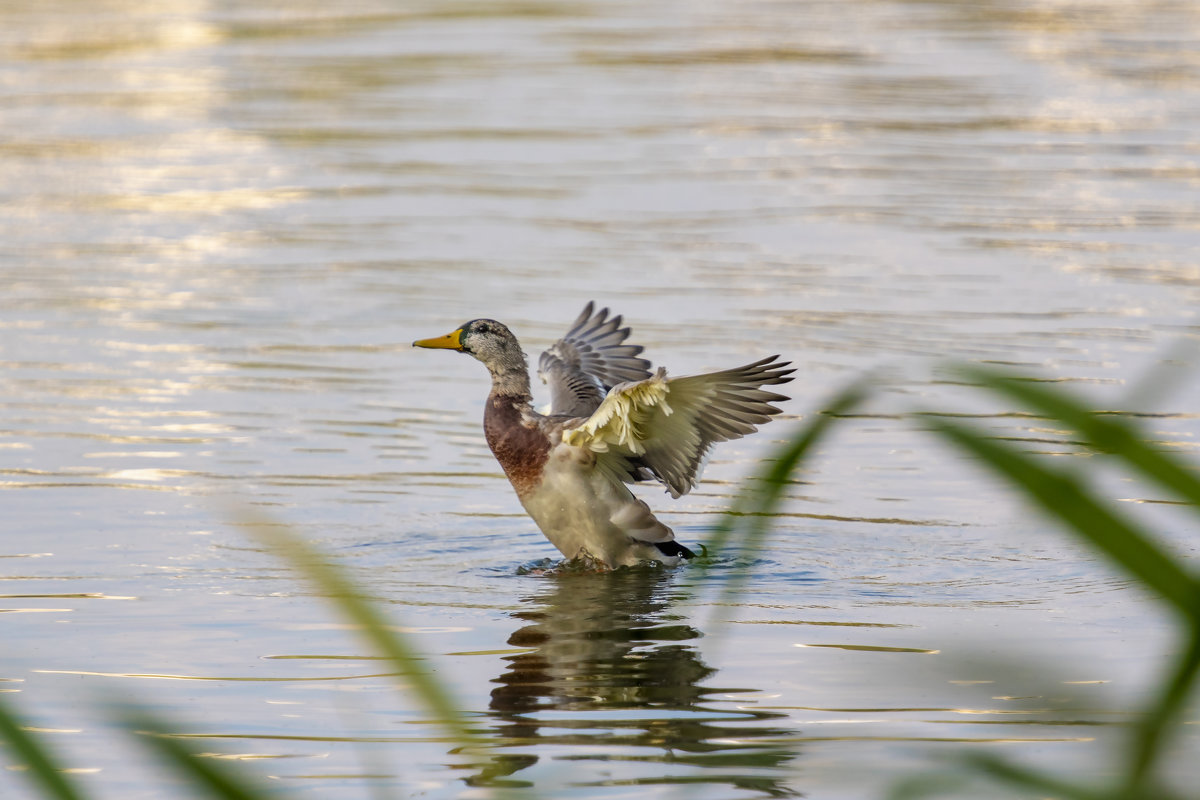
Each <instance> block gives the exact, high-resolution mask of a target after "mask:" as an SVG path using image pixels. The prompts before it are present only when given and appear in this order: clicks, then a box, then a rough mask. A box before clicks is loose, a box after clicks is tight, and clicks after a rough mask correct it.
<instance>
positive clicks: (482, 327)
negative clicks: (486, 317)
mask: <svg viewBox="0 0 1200 800" xmlns="http://www.w3.org/2000/svg"><path fill="white" fill-rule="evenodd" d="M476 330H478V331H479V332H480V333H491V332H492V326H491V325H488V324H487V323H486V322H481V323H479V325H478V326H477V327H476Z"/></svg>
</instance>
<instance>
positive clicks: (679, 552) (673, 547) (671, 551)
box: [653, 539, 696, 558]
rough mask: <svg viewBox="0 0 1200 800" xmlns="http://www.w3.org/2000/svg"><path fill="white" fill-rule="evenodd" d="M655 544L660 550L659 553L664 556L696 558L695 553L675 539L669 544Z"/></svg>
mask: <svg viewBox="0 0 1200 800" xmlns="http://www.w3.org/2000/svg"><path fill="white" fill-rule="evenodd" d="M653 544H654V546H655V547H657V548H658V552H660V553H662V554H663V555H664V556H671V557H674V556H683V557H684V558H695V557H696V554H695V553H693V552H692V551H691V550H688V549H687V548H686V547H684V546H683V545H681V544H680V543H679V542H677V541H675V540H674V539H672V540H671V541H669V542H654V543H653Z"/></svg>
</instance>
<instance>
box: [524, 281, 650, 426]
mask: <svg viewBox="0 0 1200 800" xmlns="http://www.w3.org/2000/svg"><path fill="white" fill-rule="evenodd" d="M594 310H595V304H594V303H592V302H588V304H587V305H586V306H584V309H583V312H582V313H580V315H579V316H578V317H577V318H576V320H575V322H573V323H572V324H571V328H570V330H568V331H567V334H566V335H565V336H563V338H561V339H559V340H558V341H557V342H555V343H554V344H552V345H551V346H550V347H549V348H548V349H547V350H546V352H544V353H542V355H541V357H540V358H539V359H538V376H539V377H541V379H542V382H543V383H546V384H547V385H548V386H549V387H550V413H551V414H553V415H565V416H577V417H586V416H588V415H590V414H591V413H592V412H593V411H595V410H596V409H597V408H599V406H600V404H601V402H603V400H604V397H605V395H606V394H607V393H608V391H609V390H610V389H612V388H613V387H614V386H617V385H618V384H621V383H627V382H630V381H641V380H645V379H646V378H649V377H650V362H649V361H647V360H646V359H644V358H639V357H638V356H639V354H640V353H641V352H642V347H641V346H640V345H633V344H624V342H625V340H626V339H628V338H629V328H622V327H621V316H620V315H617V316H615V317H612V318H611V319H610V318H609V316H608V309H607V308H602V309H600V311H599V312H595V313H593V312H594Z"/></svg>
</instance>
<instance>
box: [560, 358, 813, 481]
mask: <svg viewBox="0 0 1200 800" xmlns="http://www.w3.org/2000/svg"><path fill="white" fill-rule="evenodd" d="M778 358H779V356H771V357H770V358H764V359H762V360H761V361H755V362H754V363H753V364H747V365H746V366H744V367H737V368H736V369H729V370H724V371H722V372H710V373H708V374H707V375H692V376H689V377H685V378H670V379H668V378H667V376H666V372H665V371H664V370H662V369H659V370H658V372H657V373H655V375H653V376H652V377H650V378H647V379H646V380H643V381H638V382H637V383H627V384H623V385H621V386H617V387H615V388H614V389H613V390H612V391H611V392H609V394H608V396H607V397H606V398H604V401H603V402H602V403H601V404H600V407H599V408H597V409H596V411H595V413H593V414H592V415H591V416H590V417H589V418H588V419H587V420H586V421H585V422H583V424H581V425H579V426H578V427H575V428H572V429H570V430H567V431H564V433H563V441H565V442H566V443H567V444H570V445H575V446H579V447H586V448H588V449H589V450H592V451H593V452H595V453H596V454H597V465H598V466H602V467H603V468H606V469H611V470H613V473H614V474H616V475H627V474H630V473H631V472H634V470H635V469H636V468H637V467H639V466H640V467H644V468H645V469H648V470H649V471H650V472H651V473H653V475H654V477H655V478H657V479H658V480H659V481H661V482H662V483H663V484H664V485H665V486H666V487H667V491H669V492H670V493H671V496H672V497H679V496H680V495H684V494H687V493H688V492H689V491H691V489H692V488H693V487H694V486H695V485H696V481H697V480H699V471H700V466H701V464H702V463H703V462H704V456H705V455H706V454H707V453H708V451H709V450H710V449H711V448H712V446H713V445H714V444H716V443H717V442H724V441H728V440H730V439H737V438H740V437H742V436H745V435H746V434H748V433H752V432H753V431H754V430H756V429H757V426H758V425H762V424H763V423H764V422H768V421H770V419H771V416H772V415H774V414H778V413H779V409H778V408H776V407H775V406H773V405H771V403H773V402H778V401H781V400H787V399H788V398H787V397H786V396H784V395H781V394H776V393H775V392H771V391H767V390H766V389H763V388H762V387H763V386H772V385H776V384H780V383H787V382H788V381H790V380H791V377H789V376H790V375H791V374H792V373H793V372H795V370H794V369H788V367H789V366H790V365H789V362H786V361H779V360H778Z"/></svg>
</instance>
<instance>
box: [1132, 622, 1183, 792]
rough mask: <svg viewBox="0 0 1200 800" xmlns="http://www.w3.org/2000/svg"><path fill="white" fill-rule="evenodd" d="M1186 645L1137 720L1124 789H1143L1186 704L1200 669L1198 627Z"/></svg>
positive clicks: (1133, 790)
mask: <svg viewBox="0 0 1200 800" xmlns="http://www.w3.org/2000/svg"><path fill="white" fill-rule="evenodd" d="M1190 639H1191V641H1190V642H1189V644H1188V648H1187V649H1186V650H1185V651H1184V652H1183V653H1182V655H1181V656H1180V657H1179V660H1178V662H1177V663H1176V664H1175V669H1174V672H1173V674H1172V675H1171V677H1170V679H1169V680H1168V681H1167V683H1166V685H1165V686H1164V687H1163V689H1162V692H1161V694H1160V696H1159V698H1158V700H1157V701H1156V702H1155V703H1154V705H1153V706H1151V707H1150V710H1149V712H1148V713H1147V714H1146V716H1145V718H1144V719H1143V720H1142V721H1141V722H1140V723H1138V726H1137V729H1136V734H1137V735H1136V738H1135V740H1134V743H1133V746H1132V748H1131V750H1132V752H1131V754H1130V755H1131V759H1130V766H1129V779H1128V781H1127V784H1126V787H1125V793H1126V794H1127V795H1129V796H1131V797H1132V796H1137V795H1138V794H1139V793H1145V794H1147V795H1149V794H1150V792H1149V791H1145V792H1143V786H1144V785H1145V782H1146V780H1147V779H1148V778H1149V776H1150V775H1151V774H1152V773H1153V770H1154V765H1155V762H1156V761H1157V760H1158V757H1159V756H1160V755H1161V753H1162V750H1163V742H1164V740H1165V739H1166V738H1167V735H1168V733H1169V732H1171V730H1172V725H1173V723H1174V722H1175V721H1176V719H1177V718H1178V716H1179V715H1180V714H1182V713H1183V712H1184V711H1185V710H1187V708H1188V697H1189V696H1190V695H1191V693H1192V690H1193V689H1194V687H1195V683H1196V675H1197V671H1198V670H1200V627H1194V628H1193V629H1192V631H1191V637H1190Z"/></svg>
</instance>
